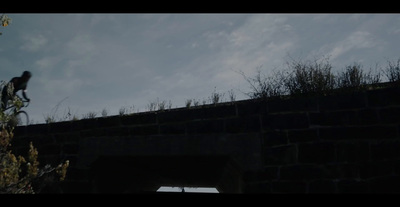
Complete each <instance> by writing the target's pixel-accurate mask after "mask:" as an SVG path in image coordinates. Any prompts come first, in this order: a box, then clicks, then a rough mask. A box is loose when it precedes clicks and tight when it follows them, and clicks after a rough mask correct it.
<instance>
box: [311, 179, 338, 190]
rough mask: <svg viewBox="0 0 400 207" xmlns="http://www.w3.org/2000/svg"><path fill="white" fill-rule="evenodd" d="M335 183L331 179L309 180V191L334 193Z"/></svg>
mask: <svg viewBox="0 0 400 207" xmlns="http://www.w3.org/2000/svg"><path fill="white" fill-rule="evenodd" d="M335 191H336V183H335V182H334V181H332V180H324V179H318V180H315V181H312V182H310V184H309V191H308V192H309V193H335Z"/></svg>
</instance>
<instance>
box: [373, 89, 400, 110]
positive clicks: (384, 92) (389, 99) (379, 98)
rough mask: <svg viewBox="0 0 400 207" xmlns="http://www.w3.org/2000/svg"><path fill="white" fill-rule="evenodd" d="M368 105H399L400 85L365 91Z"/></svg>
mask: <svg viewBox="0 0 400 207" xmlns="http://www.w3.org/2000/svg"><path fill="white" fill-rule="evenodd" d="M367 96H368V106H370V107H377V106H379V107H382V106H398V105H400V87H389V88H383V89H378V90H370V91H367Z"/></svg>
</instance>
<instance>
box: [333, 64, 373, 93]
mask: <svg viewBox="0 0 400 207" xmlns="http://www.w3.org/2000/svg"><path fill="white" fill-rule="evenodd" d="M379 82H380V74H379V73H377V74H375V75H373V74H372V73H371V70H370V71H369V72H368V73H365V72H364V71H363V69H362V66H361V65H360V64H356V63H355V64H353V65H349V66H347V67H346V68H345V71H343V72H341V73H339V74H338V75H337V86H336V87H337V88H339V89H346V90H349V89H351V90H360V89H365V88H366V87H367V85H369V84H376V83H379Z"/></svg>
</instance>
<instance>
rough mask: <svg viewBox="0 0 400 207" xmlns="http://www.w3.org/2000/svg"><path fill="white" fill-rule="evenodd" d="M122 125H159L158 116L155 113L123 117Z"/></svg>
mask: <svg viewBox="0 0 400 207" xmlns="http://www.w3.org/2000/svg"><path fill="white" fill-rule="evenodd" d="M120 119H121V123H122V124H123V125H126V126H131V125H147V124H155V123H157V114H156V113H155V112H148V113H140V114H131V115H126V116H121V118H120Z"/></svg>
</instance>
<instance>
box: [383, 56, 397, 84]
mask: <svg viewBox="0 0 400 207" xmlns="http://www.w3.org/2000/svg"><path fill="white" fill-rule="evenodd" d="M384 73H385V75H386V77H387V78H388V80H389V82H400V58H399V59H397V62H391V61H388V66H387V67H386V69H385V70H384Z"/></svg>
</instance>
